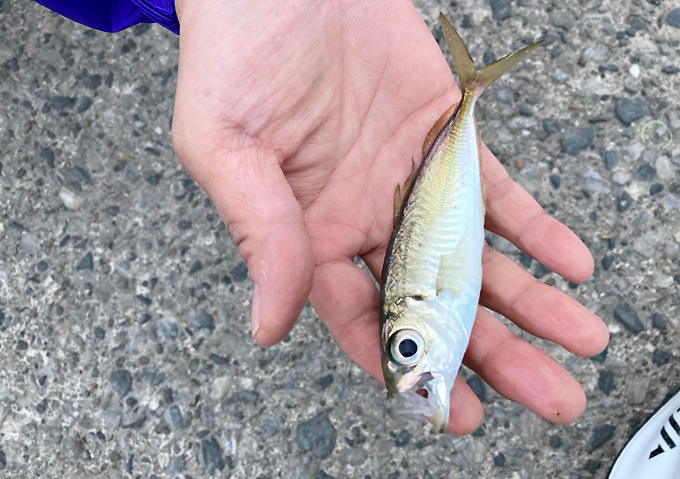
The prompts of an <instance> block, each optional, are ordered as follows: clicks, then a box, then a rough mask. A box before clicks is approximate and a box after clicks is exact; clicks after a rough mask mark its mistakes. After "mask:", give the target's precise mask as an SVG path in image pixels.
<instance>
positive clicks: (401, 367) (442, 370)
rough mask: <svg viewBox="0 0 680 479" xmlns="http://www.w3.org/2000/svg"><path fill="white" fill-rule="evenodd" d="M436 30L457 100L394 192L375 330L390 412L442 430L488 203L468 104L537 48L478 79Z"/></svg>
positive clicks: (450, 37)
mask: <svg viewBox="0 0 680 479" xmlns="http://www.w3.org/2000/svg"><path fill="white" fill-rule="evenodd" d="M440 22H441V25H442V29H443V31H444V36H445V37H446V41H447V43H448V45H449V50H450V51H451V54H452V56H453V61H454V64H455V67H456V71H457V73H458V77H459V80H460V86H461V91H462V92H463V97H462V99H461V101H460V103H458V104H457V105H454V106H452V107H451V108H450V109H449V110H448V111H447V112H445V113H444V115H443V116H442V118H440V119H439V121H437V123H435V125H434V126H433V127H432V130H431V131H430V133H429V134H428V135H427V137H426V139H425V144H424V145H423V154H424V159H423V161H422V163H421V165H420V167H419V168H418V169H417V170H416V169H415V167H414V168H413V171H412V173H411V177H410V178H409V180H407V184H406V185H405V187H404V188H403V189H402V188H401V187H400V186H397V189H396V191H395V201H394V203H395V227H394V232H393V233H392V239H391V241H390V245H389V247H388V249H387V254H386V256H385V263H384V267H383V273H382V290H381V296H382V308H381V314H380V324H381V334H382V341H381V355H382V368H383V375H384V378H385V384H386V385H387V407H388V413H389V414H390V416H392V417H393V418H401V417H418V418H424V419H427V420H429V421H430V422H431V423H432V425H433V426H434V428H435V429H436V430H437V431H439V432H444V431H445V430H446V427H447V425H448V420H449V397H450V393H451V388H452V387H453V382H454V380H455V378H456V375H457V373H458V369H459V368H460V364H461V361H462V359H463V354H464V353H465V349H466V348H467V345H468V341H469V339H470V333H471V331H472V325H473V323H474V320H475V315H476V313H477V303H478V301H479V292H480V289H481V285H482V249H483V246H484V214H485V204H484V194H483V190H482V181H481V174H480V141H479V135H478V133H477V125H476V122H475V118H474V107H475V102H476V101H477V98H479V96H480V95H481V94H482V92H483V91H484V90H485V89H486V87H488V86H489V85H490V84H491V83H492V82H493V81H494V80H496V79H497V78H498V77H500V76H501V75H502V74H503V73H504V72H505V71H507V70H508V69H510V68H511V67H513V66H514V65H516V64H517V63H519V62H520V61H522V59H524V57H526V56H527V54H528V53H529V52H531V51H532V50H534V49H535V48H536V47H538V45H539V44H534V45H531V46H528V47H526V48H524V49H522V50H520V51H518V52H516V53H513V54H512V55H509V56H507V57H504V58H502V59H500V60H498V61H497V62H495V63H492V64H490V65H487V66H485V67H484V68H482V69H481V70H480V71H475V68H474V63H473V61H472V58H471V57H470V53H469V52H468V50H467V48H466V47H465V44H464V43H463V41H462V40H461V38H460V36H458V33H456V31H455V30H454V29H453V27H452V26H451V24H450V23H449V22H448V20H447V19H446V18H445V17H444V15H440ZM402 196H403V198H402Z"/></svg>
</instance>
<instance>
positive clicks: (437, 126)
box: [423, 103, 458, 157]
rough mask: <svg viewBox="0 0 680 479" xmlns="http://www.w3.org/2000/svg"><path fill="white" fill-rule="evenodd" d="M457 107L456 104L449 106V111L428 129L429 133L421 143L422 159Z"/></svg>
mask: <svg viewBox="0 0 680 479" xmlns="http://www.w3.org/2000/svg"><path fill="white" fill-rule="evenodd" d="M457 107H458V103H454V104H453V105H451V106H450V107H449V109H448V110H446V111H445V112H444V114H443V115H442V116H440V117H439V119H438V120H437V121H436V122H434V125H432V128H430V131H428V132H427V136H426V137H425V141H424V142H423V157H425V155H427V153H428V152H429V151H430V148H432V144H433V143H434V140H436V139H437V135H439V132H440V131H442V128H444V126H445V125H446V122H447V121H449V118H451V115H453V112H454V111H456V108H457Z"/></svg>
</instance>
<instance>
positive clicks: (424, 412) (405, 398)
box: [387, 372, 453, 432]
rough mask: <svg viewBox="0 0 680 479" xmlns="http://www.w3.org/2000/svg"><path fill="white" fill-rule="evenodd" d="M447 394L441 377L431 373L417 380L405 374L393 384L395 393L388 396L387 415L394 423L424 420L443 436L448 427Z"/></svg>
mask: <svg viewBox="0 0 680 479" xmlns="http://www.w3.org/2000/svg"><path fill="white" fill-rule="evenodd" d="M414 377H415V380H414V379H413V378H414ZM451 386H453V385H451ZM450 390H451V387H449V386H448V384H447V383H446V381H445V380H444V377H443V376H442V375H441V374H437V373H432V372H425V373H422V374H420V375H417V376H412V375H409V374H405V375H404V376H402V378H401V379H400V380H399V382H398V383H397V384H396V389H394V390H391V391H388V393H387V413H388V414H389V415H390V417H391V418H393V419H398V418H416V419H420V420H424V421H426V422H430V423H432V425H433V426H434V428H435V429H436V430H437V431H438V432H446V427H447V426H448V423H449V404H450V397H449V393H450Z"/></svg>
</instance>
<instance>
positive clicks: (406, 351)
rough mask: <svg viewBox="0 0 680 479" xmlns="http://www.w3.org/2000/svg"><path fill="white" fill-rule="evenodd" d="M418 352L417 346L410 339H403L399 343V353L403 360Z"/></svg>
mask: <svg viewBox="0 0 680 479" xmlns="http://www.w3.org/2000/svg"><path fill="white" fill-rule="evenodd" d="M417 352H418V345H417V344H416V342H415V341H414V340H412V339H404V340H403V341H402V342H400V343H399V353H401V355H402V356H404V357H405V358H410V357H411V356H413V355H414V354H416V353H417Z"/></svg>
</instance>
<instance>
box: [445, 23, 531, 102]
mask: <svg viewBox="0 0 680 479" xmlns="http://www.w3.org/2000/svg"><path fill="white" fill-rule="evenodd" d="M439 21H440V23H441V25H442V31H443V32H444V38H446V43H447V44H448V45H449V51H450V52H451V56H452V57H453V64H454V66H455V67H456V72H457V73H458V79H459V80H460V89H461V90H462V91H463V93H465V92H468V91H473V92H474V94H475V95H477V96H478V95H481V93H482V92H483V91H484V89H485V88H486V87H488V86H489V85H491V84H492V83H493V82H494V81H496V80H497V79H498V77H500V76H501V75H502V74H503V73H505V72H506V71H508V70H510V69H511V68H512V67H514V66H515V65H517V64H518V63H519V62H521V61H522V60H524V58H525V57H526V56H527V55H528V54H529V53H531V51H532V50H535V49H536V48H538V47H539V46H540V44H541V43H542V42H538V43H534V44H533V45H529V46H528V47H524V48H522V49H521V50H519V51H517V52H515V53H512V54H510V55H508V56H505V57H503V58H501V59H500V60H498V61H497V62H494V63H491V64H489V65H486V66H485V67H484V68H482V69H481V70H479V71H478V72H476V71H475V64H474V62H473V61H472V57H471V56H470V52H469V51H468V49H467V47H466V46H465V43H464V42H463V40H462V39H461V38H460V35H458V32H456V30H455V29H454V28H453V26H451V23H450V22H449V21H448V20H447V19H446V17H445V16H444V14H441V13H440V14H439Z"/></svg>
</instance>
